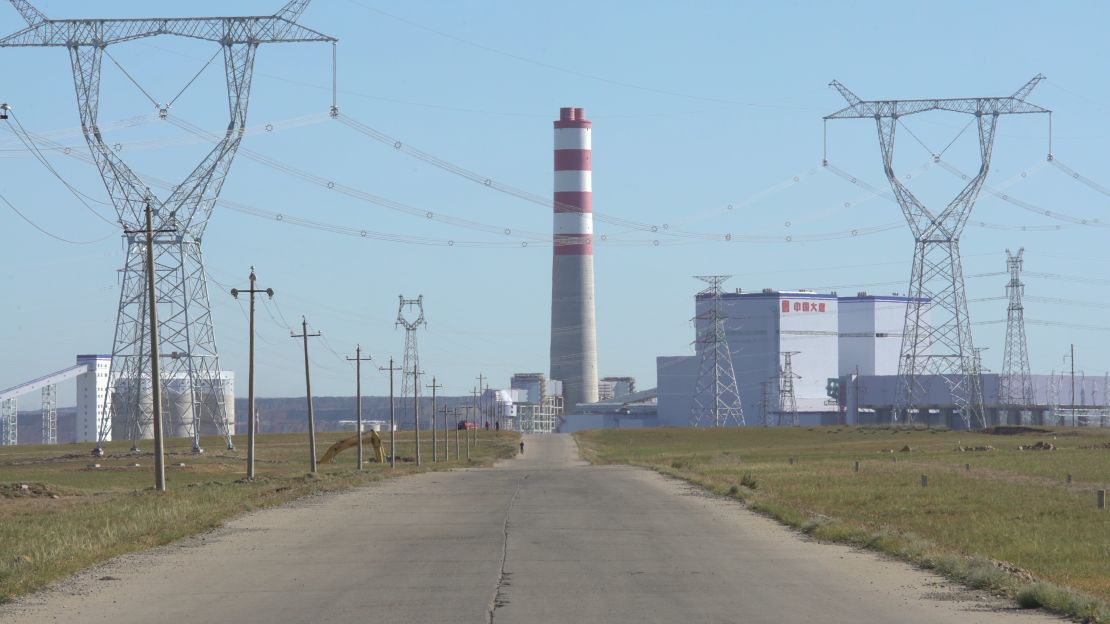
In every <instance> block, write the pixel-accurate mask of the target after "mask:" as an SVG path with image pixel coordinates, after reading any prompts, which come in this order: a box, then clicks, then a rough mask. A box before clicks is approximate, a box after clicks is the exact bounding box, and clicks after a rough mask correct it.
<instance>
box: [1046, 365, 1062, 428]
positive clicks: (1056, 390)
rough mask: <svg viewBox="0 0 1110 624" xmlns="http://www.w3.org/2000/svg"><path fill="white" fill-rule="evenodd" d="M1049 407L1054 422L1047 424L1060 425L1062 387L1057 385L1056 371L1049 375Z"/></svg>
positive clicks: (1047, 423)
mask: <svg viewBox="0 0 1110 624" xmlns="http://www.w3.org/2000/svg"><path fill="white" fill-rule="evenodd" d="M1048 405H1049V409H1050V410H1051V415H1052V422H1051V423H1050V422H1047V419H1046V422H1045V423H1044V424H1046V425H1056V424H1059V422H1058V420H1059V419H1058V417H1057V414H1058V413H1059V412H1060V386H1059V384H1057V383H1056V370H1055V369H1053V371H1052V372H1051V373H1049V374H1048Z"/></svg>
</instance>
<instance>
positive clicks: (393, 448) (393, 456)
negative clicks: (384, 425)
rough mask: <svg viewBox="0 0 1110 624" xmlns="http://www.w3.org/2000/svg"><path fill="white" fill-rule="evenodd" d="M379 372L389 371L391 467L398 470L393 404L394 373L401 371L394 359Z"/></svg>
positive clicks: (379, 368)
mask: <svg viewBox="0 0 1110 624" xmlns="http://www.w3.org/2000/svg"><path fill="white" fill-rule="evenodd" d="M378 370H383V371H384V370H387V371H389V467H390V468H396V467H397V465H396V462H397V418H396V413H395V412H396V409H395V408H396V406H395V405H394V404H393V372H394V371H399V370H401V369H400V368H398V367H396V366H394V365H393V358H389V367H388V368H387V367H385V366H379V367H378Z"/></svg>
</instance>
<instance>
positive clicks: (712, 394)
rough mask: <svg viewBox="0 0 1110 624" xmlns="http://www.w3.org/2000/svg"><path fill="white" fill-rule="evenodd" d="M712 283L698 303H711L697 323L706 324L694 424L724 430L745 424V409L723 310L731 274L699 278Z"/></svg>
mask: <svg viewBox="0 0 1110 624" xmlns="http://www.w3.org/2000/svg"><path fill="white" fill-rule="evenodd" d="M694 277H696V278H697V279H699V280H701V281H703V282H705V283H706V284H709V286H708V287H707V288H705V289H704V290H702V291H700V292H698V294H697V297H696V299H695V301H698V302H700V301H706V302H708V305H709V309H708V310H706V311H705V312H699V313H698V315H697V316H695V317H694V319H693V320H694V322H695V323H697V322H698V321H702V322H703V323H704V325H703V328H702V329H701V330H700V331H699V332H698V335H697V340H695V341H694V345H695V346H694V348H695V350H696V351H697V353H698V357H699V359H700V366H699V370H698V381H697V386H696V388H695V389H694V406H693V410H692V413H691V414H690V425H691V426H694V427H699V426H702V425H711V426H713V427H724V426H728V425H735V426H741V425H744V424H745V423H744V407H743V405H742V404H741V402H740V390H739V389H738V388H737V385H736V372H735V371H734V370H733V367H732V353H730V351H729V348H728V337H727V335H726V334H725V318H726V316H725V314H724V311H723V310H722V309H721V301H722V300H721V293H722V290H721V284H723V283H724V282H725V280H727V279H728V278H730V277H732V276H731V275H695V276H694Z"/></svg>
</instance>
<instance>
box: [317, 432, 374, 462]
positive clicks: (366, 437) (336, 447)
mask: <svg viewBox="0 0 1110 624" xmlns="http://www.w3.org/2000/svg"><path fill="white" fill-rule="evenodd" d="M362 442H363V444H369V445H370V446H372V447H373V448H374V458H375V459H377V460H378V463H379V464H381V463H384V462H385V451H383V450H382V438H381V436H379V435H378V432H377V431H364V432H363V433H362ZM357 445H358V434H357V433H356V434H355V435H353V436H350V437H347V438H343V439H342V440H340V441H338V442H336V443H335V444H332V445H331V448H329V449H328V452H327V453H324V457H323V458H321V459H320V463H321V464H331V463H335V456H336V455H338V454H339V453H340V452H341V451H345V450H347V449H349V448H351V447H353V446H357Z"/></svg>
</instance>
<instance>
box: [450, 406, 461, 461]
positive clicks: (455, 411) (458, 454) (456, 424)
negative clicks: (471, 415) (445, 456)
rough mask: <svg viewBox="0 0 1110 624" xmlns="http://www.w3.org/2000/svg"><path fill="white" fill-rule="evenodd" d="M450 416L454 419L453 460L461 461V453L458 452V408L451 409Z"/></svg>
mask: <svg viewBox="0 0 1110 624" xmlns="http://www.w3.org/2000/svg"><path fill="white" fill-rule="evenodd" d="M451 415H452V416H454V417H455V459H456V460H459V459H462V453H460V452H459V448H460V447H459V410H458V408H455V407H452V408H451Z"/></svg>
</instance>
